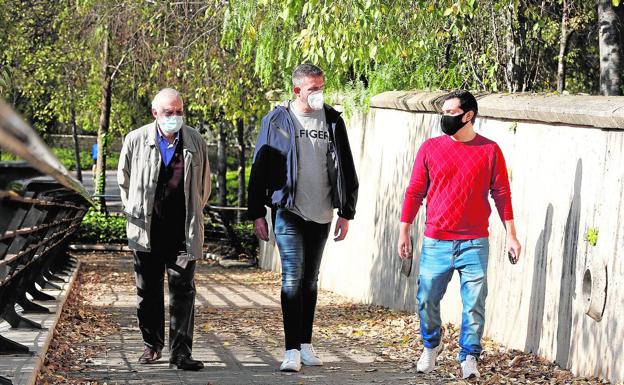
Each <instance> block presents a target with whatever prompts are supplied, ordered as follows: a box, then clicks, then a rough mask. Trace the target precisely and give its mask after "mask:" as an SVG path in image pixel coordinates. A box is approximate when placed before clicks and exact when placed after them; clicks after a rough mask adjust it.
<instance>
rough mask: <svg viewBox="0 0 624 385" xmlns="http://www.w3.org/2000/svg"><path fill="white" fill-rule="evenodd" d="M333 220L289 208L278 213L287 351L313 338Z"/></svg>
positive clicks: (276, 221) (276, 239) (277, 235)
mask: <svg viewBox="0 0 624 385" xmlns="http://www.w3.org/2000/svg"><path fill="white" fill-rule="evenodd" d="M330 226H331V224H330V223H325V224H319V223H316V222H311V221H306V220H304V219H303V218H301V217H300V216H298V215H297V214H294V213H292V212H290V211H288V210H282V209H278V210H277V213H276V214H275V229H274V232H275V242H276V243H277V248H278V249H279V252H280V257H281V260H282V293H281V302H282V316H283V320H284V335H285V337H286V350H290V349H301V344H302V343H303V344H306V343H310V342H311V341H312V324H313V323H314V311H315V309H316V298H317V292H318V288H317V281H318V274H319V268H320V266H321V257H322V256H323V249H324V248H325V242H326V241H327V236H328V235H329V227H330Z"/></svg>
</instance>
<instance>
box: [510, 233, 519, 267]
mask: <svg viewBox="0 0 624 385" xmlns="http://www.w3.org/2000/svg"><path fill="white" fill-rule="evenodd" d="M521 251H522V246H521V245H520V242H518V238H516V237H515V236H512V235H508V236H507V252H508V253H509V254H510V258H513V261H511V263H513V264H516V263H518V260H519V259H520V252H521Z"/></svg>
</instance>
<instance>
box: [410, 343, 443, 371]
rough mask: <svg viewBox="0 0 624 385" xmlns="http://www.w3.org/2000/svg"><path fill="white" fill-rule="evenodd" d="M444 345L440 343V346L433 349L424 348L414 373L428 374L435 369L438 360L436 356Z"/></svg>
mask: <svg viewBox="0 0 624 385" xmlns="http://www.w3.org/2000/svg"><path fill="white" fill-rule="evenodd" d="M443 348H444V345H442V343H440V345H438V346H436V347H435V348H433V349H429V348H427V347H426V348H425V349H424V350H423V353H422V355H421V356H420V358H419V359H418V363H417V364H416V371H417V372H420V373H429V372H430V371H432V370H433V369H434V368H435V365H436V359H437V358H438V354H440V352H441V351H442V349H443Z"/></svg>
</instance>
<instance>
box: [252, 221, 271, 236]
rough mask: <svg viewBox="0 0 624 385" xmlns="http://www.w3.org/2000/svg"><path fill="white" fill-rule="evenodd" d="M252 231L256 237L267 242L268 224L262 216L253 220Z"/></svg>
mask: <svg viewBox="0 0 624 385" xmlns="http://www.w3.org/2000/svg"><path fill="white" fill-rule="evenodd" d="M253 227H254V233H255V234H256V237H258V239H260V240H262V241H265V242H268V241H269V226H268V225H267V221H266V219H264V217H262V218H258V219H256V220H254V225H253Z"/></svg>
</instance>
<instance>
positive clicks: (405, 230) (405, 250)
mask: <svg viewBox="0 0 624 385" xmlns="http://www.w3.org/2000/svg"><path fill="white" fill-rule="evenodd" d="M410 227H411V225H410V224H409V223H405V222H401V229H400V230H399V244H398V249H399V257H401V259H406V258H409V257H410V255H412V250H411V249H412V245H410V236H409V233H410Z"/></svg>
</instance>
